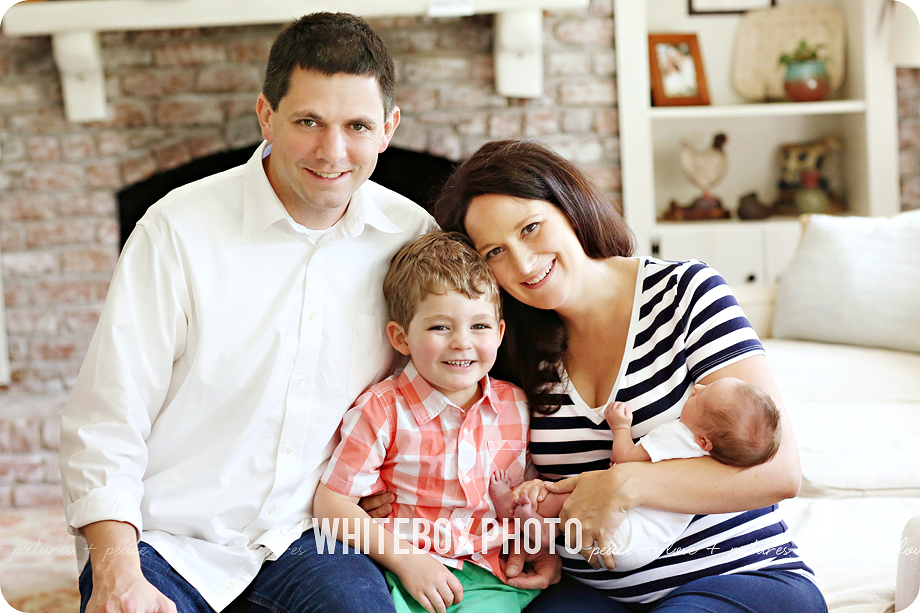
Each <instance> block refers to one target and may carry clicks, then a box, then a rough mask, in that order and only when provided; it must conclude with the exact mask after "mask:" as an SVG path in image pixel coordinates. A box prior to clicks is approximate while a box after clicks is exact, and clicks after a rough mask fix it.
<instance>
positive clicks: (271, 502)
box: [261, 249, 325, 554]
mask: <svg viewBox="0 0 920 613" xmlns="http://www.w3.org/2000/svg"><path fill="white" fill-rule="evenodd" d="M322 270H323V254H322V253H321V252H320V251H319V249H317V250H316V251H314V253H313V255H312V256H311V257H310V259H309V261H308V263H307V265H306V269H305V273H304V285H303V307H302V309H301V312H300V338H299V342H298V346H297V353H296V356H295V358H294V364H293V367H292V369H291V378H290V380H289V381H288V389H287V395H286V398H285V410H284V417H283V419H282V423H281V437H280V440H279V443H278V451H277V457H276V466H275V484H274V486H273V487H272V489H271V492H270V493H269V495H268V497H267V498H266V500H265V504H264V505H263V507H262V513H261V518H262V519H263V520H265V521H268V522H269V523H274V522H273V521H272V519H273V516H274V515H275V513H276V512H277V511H278V510H279V508H280V507H281V506H282V505H283V503H284V499H285V498H286V496H287V494H288V493H289V492H290V491H291V490H292V489H293V488H296V487H297V486H298V485H299V482H300V479H302V478H303V470H301V469H302V467H303V462H304V453H305V452H306V449H305V447H306V444H305V443H306V435H307V432H308V431H309V424H308V423H307V416H308V415H309V413H310V408H311V402H312V399H313V397H314V395H315V388H316V385H317V381H316V372H317V368H316V366H317V361H318V360H319V351H318V350H317V348H318V347H319V346H320V342H321V341H322V325H323V319H324V315H325V308H324V307H325V287H324V284H323V274H322ZM276 553H278V554H280V553H281V552H276Z"/></svg>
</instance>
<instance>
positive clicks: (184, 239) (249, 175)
mask: <svg viewBox="0 0 920 613" xmlns="http://www.w3.org/2000/svg"><path fill="white" fill-rule="evenodd" d="M265 147H266V144H265V143H263V144H262V146H261V147H259V149H258V150H257V151H256V153H255V154H254V155H253V157H252V158H251V159H250V160H249V162H247V163H246V164H245V165H244V166H241V167H238V168H234V169H232V170H229V171H227V172H223V173H220V174H218V175H215V176H212V177H208V178H206V179H203V180H201V181H197V182H195V183H192V184H189V185H187V186H185V187H182V188H180V189H178V190H175V191H173V192H172V193H170V194H169V195H168V196H166V197H165V198H163V199H162V200H161V201H159V202H158V203H156V204H155V205H154V206H152V207H151V208H150V209H149V210H148V212H147V214H146V215H145V216H144V218H143V219H142V220H141V221H140V222H138V225H137V227H136V228H135V230H134V232H133V233H132V235H131V237H130V238H129V240H128V242H127V244H126V245H125V248H124V251H123V253H122V256H121V259H120V261H119V263H118V267H117V269H116V272H115V276H114V278H113V280H112V284H111V287H110V289H109V293H108V296H107V299H106V304H105V308H104V309H103V313H102V316H101V319H100V322H99V325H98V327H97V330H96V333H95V335H94V337H93V341H92V343H91V345H90V348H89V351H88V353H87V356H86V360H85V362H84V364H83V368H82V369H81V371H80V374H79V376H78V377H77V381H76V384H75V386H74V389H73V393H72V394H71V397H70V400H69V401H68V403H67V407H66V409H65V412H64V416H63V419H62V425H61V449H60V455H61V472H62V476H63V481H64V493H65V506H66V513H67V521H68V524H69V527H70V529H71V530H72V531H73V532H74V533H75V534H79V529H80V528H82V527H83V526H85V525H87V524H89V523H92V522H97V521H101V520H118V521H123V522H128V523H131V524H133V525H134V526H135V528H136V529H137V530H138V532H139V534H140V538H141V539H142V540H144V541H145V542H147V543H149V544H150V545H152V546H153V547H154V548H155V549H156V550H157V552H158V553H160V555H162V556H163V557H164V558H165V559H166V560H167V561H168V562H169V563H170V564H171V565H172V566H173V568H174V569H175V570H176V571H177V572H179V573H180V574H181V575H182V576H183V577H185V578H186V579H187V580H188V581H189V582H190V583H191V584H192V585H193V586H194V587H195V588H196V589H198V590H199V592H201V594H202V596H203V597H204V598H205V599H206V600H207V601H208V603H209V604H210V605H211V606H212V607H214V608H215V609H216V610H218V611H220V610H221V609H223V608H224V607H225V606H227V605H228V604H229V603H230V602H231V601H232V600H233V599H234V598H236V597H237V596H238V595H240V594H241V593H242V591H243V590H244V589H245V587H246V586H247V585H248V584H249V583H250V582H251V581H252V579H253V578H254V577H255V575H256V573H257V572H258V571H259V568H260V567H261V565H262V563H263V562H264V561H265V560H271V559H275V558H277V556H279V555H281V554H282V553H283V552H284V551H285V550H286V549H287V547H288V546H289V545H290V544H291V543H292V542H293V541H294V540H296V539H297V538H299V537H300V534H301V533H302V532H303V531H304V530H305V529H307V528H309V527H310V525H311V524H310V519H311V518H312V500H313V494H314V491H315V489H316V485H317V483H318V482H319V478H320V476H321V475H322V473H323V470H324V468H325V466H326V463H327V462H328V460H329V457H330V455H331V453H332V450H333V449H334V447H335V443H336V440H335V438H336V429H337V427H338V425H339V421H340V420H341V418H342V415H343V414H344V413H345V411H346V410H347V409H348V407H349V406H350V405H351V403H352V402H353V401H354V399H355V398H356V397H357V396H358V395H359V394H360V392H362V391H363V390H364V388H365V387H367V386H368V385H369V384H372V383H374V382H376V381H378V380H380V379H381V378H383V377H384V376H386V375H387V374H389V371H390V369H391V368H392V366H393V359H394V352H393V351H392V349H391V347H390V344H389V342H388V341H387V338H386V332H385V325H386V321H387V308H386V304H385V302H384V299H383V291H382V283H383V276H384V274H385V273H386V270H387V267H388V265H389V262H390V259H391V258H392V256H393V255H394V254H395V253H396V251H397V250H398V249H399V248H400V247H401V246H402V245H403V244H405V243H406V242H409V241H411V240H413V239H414V238H415V237H416V236H418V235H419V234H422V233H424V232H426V231H429V230H432V229H435V224H434V221H433V220H432V219H431V217H430V216H429V215H428V214H427V213H426V212H425V211H424V210H423V209H421V208H420V207H418V206H416V205H414V204H412V203H411V202H409V201H408V200H406V199H405V198H403V197H401V196H398V195H397V194H395V193H393V192H391V191H389V190H386V189H384V188H382V187H380V186H378V185H376V184H374V183H371V182H367V183H365V185H364V186H362V187H361V189H360V190H358V192H356V193H355V194H354V196H353V197H352V199H351V202H350V203H349V205H348V208H347V210H346V213H345V215H344V216H343V217H342V219H340V220H339V222H338V223H337V224H336V225H335V226H333V227H332V228H330V229H329V230H328V231H326V232H325V233H322V234H319V233H310V232H306V231H304V230H305V229H304V228H302V227H301V226H299V225H298V224H297V223H295V222H294V220H293V219H292V218H291V217H290V215H289V214H288V213H287V211H286V210H285V208H284V206H283V205H282V204H281V202H280V200H279V199H278V198H277V196H276V195H275V193H274V191H273V190H272V188H271V185H270V184H269V182H268V179H267V178H266V176H265V173H264V171H263V167H262V157H263V154H264V150H265ZM316 236H319V238H318V239H316V238H315V237H316ZM78 549H79V547H78ZM81 553H83V554H84V559H85V552H81Z"/></svg>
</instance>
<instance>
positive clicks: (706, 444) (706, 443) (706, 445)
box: [696, 434, 712, 453]
mask: <svg viewBox="0 0 920 613" xmlns="http://www.w3.org/2000/svg"><path fill="white" fill-rule="evenodd" d="M696 444H697V445H699V446H700V449H702V450H703V451H705V452H707V453H708V452H710V451H712V440H710V438H709V437H708V436H706V435H705V434H698V435H697V437H696Z"/></svg>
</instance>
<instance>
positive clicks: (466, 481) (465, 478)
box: [463, 475, 470, 483]
mask: <svg viewBox="0 0 920 613" xmlns="http://www.w3.org/2000/svg"><path fill="white" fill-rule="evenodd" d="M463 482H464V483H469V482H470V476H469V475H466V476H464V477H463Z"/></svg>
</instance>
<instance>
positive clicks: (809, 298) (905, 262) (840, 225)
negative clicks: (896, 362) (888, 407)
mask: <svg viewBox="0 0 920 613" xmlns="http://www.w3.org/2000/svg"><path fill="white" fill-rule="evenodd" d="M773 336H775V337H777V338H796V339H804V340H813V341H822V342H827V343H844V344H851V345H864V346H868V347H884V348H888V349H900V350H904V351H915V352H920V211H911V212H908V213H901V214H900V215H896V216H895V217H892V218H890V219H888V218H872V217H833V216H829V215H813V216H812V217H811V219H810V221H809V222H808V227H807V228H806V229H805V233H804V235H803V237H802V244H801V245H800V247H799V250H798V252H797V253H796V255H795V258H794V259H793V261H792V264H791V265H790V266H789V268H788V269H787V270H786V272H785V273H784V274H783V275H782V278H781V279H780V283H779V289H778V291H777V295H776V313H775V315H774V319H773Z"/></svg>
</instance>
